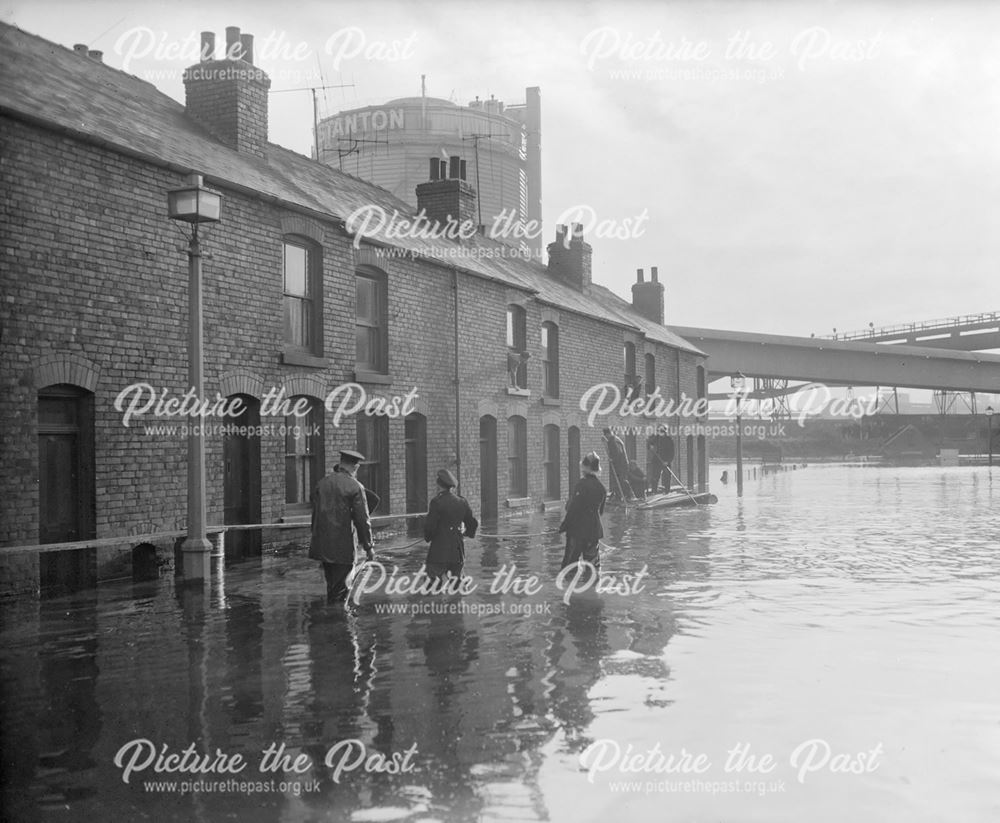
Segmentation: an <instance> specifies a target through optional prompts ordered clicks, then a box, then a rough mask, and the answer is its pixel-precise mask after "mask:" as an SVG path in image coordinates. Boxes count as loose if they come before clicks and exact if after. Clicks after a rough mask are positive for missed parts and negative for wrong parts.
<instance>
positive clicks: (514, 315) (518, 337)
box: [507, 306, 528, 389]
mask: <svg viewBox="0 0 1000 823" xmlns="http://www.w3.org/2000/svg"><path fill="white" fill-rule="evenodd" d="M507 373H508V376H509V379H510V385H511V388H515V389H526V388H528V329H527V313H526V312H525V311H524V308H523V307H522V306H508V307H507Z"/></svg>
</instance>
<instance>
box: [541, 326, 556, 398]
mask: <svg viewBox="0 0 1000 823" xmlns="http://www.w3.org/2000/svg"><path fill="white" fill-rule="evenodd" d="M542 377H543V382H542V387H543V394H544V395H545V397H551V398H558V397H559V327H558V326H557V325H556V324H555V323H552V322H551V321H548V320H547V321H546V322H544V323H542Z"/></svg>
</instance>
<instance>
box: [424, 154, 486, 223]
mask: <svg viewBox="0 0 1000 823" xmlns="http://www.w3.org/2000/svg"><path fill="white" fill-rule="evenodd" d="M465 170H466V169H465V161H464V160H462V159H461V158H460V157H458V156H457V155H453V156H452V157H450V158H449V159H448V160H440V159H439V158H437V157H432V158H431V162H430V173H431V175H430V176H431V179H430V181H429V182H427V183H421V184H420V185H419V186H417V210H418V211H422V212H424V214H426V215H427V218H428V219H429V220H431V221H432V222H435V223H441V224H443V223H447V222H448V221H449V220H454V221H455V222H456V223H458V224H459V225H462V224H463V223H471V224H472V225H473V226H475V225H478V217H477V213H478V204H477V201H476V189H475V187H474V186H472V185H471V184H469V183H468V182H466V179H465Z"/></svg>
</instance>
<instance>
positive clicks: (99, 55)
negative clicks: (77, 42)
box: [87, 49, 104, 63]
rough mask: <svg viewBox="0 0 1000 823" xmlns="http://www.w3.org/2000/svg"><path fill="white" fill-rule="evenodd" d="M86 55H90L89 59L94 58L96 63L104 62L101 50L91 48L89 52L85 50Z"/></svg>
mask: <svg viewBox="0 0 1000 823" xmlns="http://www.w3.org/2000/svg"><path fill="white" fill-rule="evenodd" d="M87 56H88V57H90V59H91V60H96V61H97V62H98V63H103V62H104V52H103V51H97V50H96V49H91V50H90V51H89V52H87Z"/></svg>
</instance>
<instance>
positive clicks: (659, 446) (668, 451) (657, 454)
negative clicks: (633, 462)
mask: <svg viewBox="0 0 1000 823" xmlns="http://www.w3.org/2000/svg"><path fill="white" fill-rule="evenodd" d="M646 447H647V448H648V449H649V455H648V456H649V460H648V461H647V462H648V465H649V490H650V491H651V492H657V491H659V490H660V477H661V475H662V477H663V491H664V492H666V493H667V494H669V493H670V463H671V462H672V461H673V459H674V439H673V438H672V437H671V436H670V435H669V434H666V433H663V434H655V435H653V436H652V437H650V438H649V439H648V440H647V441H646Z"/></svg>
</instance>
